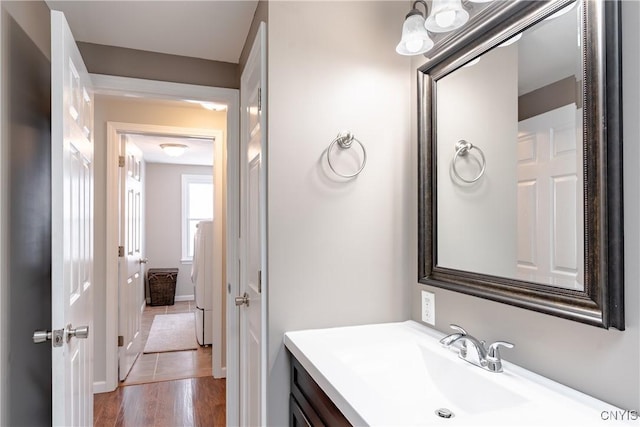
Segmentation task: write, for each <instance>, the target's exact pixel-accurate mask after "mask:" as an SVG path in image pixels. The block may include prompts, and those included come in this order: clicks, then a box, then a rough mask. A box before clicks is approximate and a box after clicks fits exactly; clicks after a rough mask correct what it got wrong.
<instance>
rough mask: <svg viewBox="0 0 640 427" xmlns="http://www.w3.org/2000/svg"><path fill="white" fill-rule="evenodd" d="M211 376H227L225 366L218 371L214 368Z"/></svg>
mask: <svg viewBox="0 0 640 427" xmlns="http://www.w3.org/2000/svg"><path fill="white" fill-rule="evenodd" d="M213 378H227V367H226V366H225V367H223V368H221V369H220V370H219V371H218V370H217V369H216V370H215V372H214V373H213Z"/></svg>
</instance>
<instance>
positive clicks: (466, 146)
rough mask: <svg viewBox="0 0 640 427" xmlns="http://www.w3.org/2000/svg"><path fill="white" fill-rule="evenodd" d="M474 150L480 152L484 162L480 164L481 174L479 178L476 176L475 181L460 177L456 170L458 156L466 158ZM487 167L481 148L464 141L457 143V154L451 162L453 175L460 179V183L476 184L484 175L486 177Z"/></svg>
mask: <svg viewBox="0 0 640 427" xmlns="http://www.w3.org/2000/svg"><path fill="white" fill-rule="evenodd" d="M473 149H475V150H477V151H478V153H479V154H480V158H481V159H482V162H481V163H480V173H478V176H476V177H475V178H473V179H465V178H463V177H461V176H460V174H459V173H458V170H457V169H456V160H458V156H460V157H465V156H466V155H467V154H469V152H470V151H471V150H473ZM486 166H487V160H486V159H485V158H484V153H483V152H482V150H481V149H480V148H479V147H477V146H475V145H473V144H472V143H470V142H467V141H465V140H464V139H461V140H460V141H458V142H456V154H455V156H453V160H451V169H452V170H453V173H454V174H455V176H456V178H458V179H459V180H460V181H464V182H466V183H467V184H473V183H474V182H476V181H477V180H479V179H480V177H481V176H482V175H484V170H485V168H486Z"/></svg>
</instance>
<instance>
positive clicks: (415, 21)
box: [396, 0, 433, 55]
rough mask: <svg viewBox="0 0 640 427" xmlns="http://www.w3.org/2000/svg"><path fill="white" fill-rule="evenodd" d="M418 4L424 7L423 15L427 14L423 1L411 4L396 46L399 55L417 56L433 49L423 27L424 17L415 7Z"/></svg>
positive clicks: (425, 4)
mask: <svg viewBox="0 0 640 427" xmlns="http://www.w3.org/2000/svg"><path fill="white" fill-rule="evenodd" d="M418 3H420V4H422V5H423V6H424V12H425V14H426V13H427V12H428V9H427V3H426V2H425V1H424V0H416V1H415V2H413V8H412V9H411V10H410V11H409V13H407V16H406V18H405V20H404V24H403V25H402V39H401V40H400V43H398V46H396V52H398V53H399V54H400V55H419V54H421V53H425V52H426V51H428V50H429V49H431V48H432V47H433V40H431V38H430V37H429V33H428V32H427V29H426V28H425V25H424V22H425V21H424V15H423V14H422V12H420V11H419V10H418V9H417V7H416V6H417V5H418Z"/></svg>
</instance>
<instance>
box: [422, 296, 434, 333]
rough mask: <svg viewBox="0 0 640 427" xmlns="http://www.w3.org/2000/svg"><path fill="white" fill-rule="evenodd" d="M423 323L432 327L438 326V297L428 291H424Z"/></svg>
mask: <svg viewBox="0 0 640 427" xmlns="http://www.w3.org/2000/svg"><path fill="white" fill-rule="evenodd" d="M421 301H422V321H423V322H425V323H428V324H430V325H432V326H435V325H436V296H435V294H433V293H431V292H427V291H422V298H421Z"/></svg>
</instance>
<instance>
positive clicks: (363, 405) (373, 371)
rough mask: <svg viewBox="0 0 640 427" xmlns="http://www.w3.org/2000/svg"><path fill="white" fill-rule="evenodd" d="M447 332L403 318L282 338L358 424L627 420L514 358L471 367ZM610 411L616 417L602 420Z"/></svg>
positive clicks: (534, 423) (582, 423)
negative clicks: (489, 367)
mask: <svg viewBox="0 0 640 427" xmlns="http://www.w3.org/2000/svg"><path fill="white" fill-rule="evenodd" d="M443 336H444V335H443V334H441V333H440V332H437V331H435V330H434V329H431V328H428V327H426V326H424V325H422V324H420V323H417V322H414V321H406V322H400V323H386V324H377V325H363V326H351V327H342V328H329V329H315V330H306V331H295V332H287V333H286V334H285V337H284V342H285V346H286V347H287V349H288V350H289V351H290V352H291V354H293V356H295V358H296V359H298V361H299V362H300V363H301V365H302V366H303V367H304V368H305V369H306V370H307V371H308V372H309V374H310V375H311V376H312V377H313V379H314V380H315V381H316V382H317V383H318V385H319V386H320V387H321V388H322V389H323V391H324V392H325V393H326V394H327V395H328V396H329V398H330V399H331V400H332V401H333V402H334V403H335V405H336V406H337V407H338V409H340V411H342V413H343V414H344V415H345V417H346V418H347V419H348V420H349V421H350V422H351V424H353V425H354V426H426V425H450V426H456V427H458V426H478V425H505V426H520V425H528V426H546V425H551V426H556V425H557V426H560V425H562V426H574V425H575V426H580V427H582V426H590V425H595V424H597V425H621V424H625V423H624V421H620V420H621V419H622V420H624V414H623V411H622V410H620V409H618V408H615V407H613V406H611V405H609V404H607V403H604V402H602V401H599V400H597V399H594V398H592V397H590V396H587V395H585V394H584V393H581V392H578V391H576V390H573V389H571V388H568V387H566V386H563V385H561V384H559V383H556V382H554V381H551V380H549V379H547V378H544V377H541V376H539V375H537V374H534V373H532V372H530V371H527V370H525V369H523V368H520V367H518V366H516V365H513V364H511V363H509V362H506V361H505V362H504V363H503V368H504V372H502V373H492V372H488V371H485V370H483V369H481V368H479V367H477V366H473V365H471V364H470V363H467V362H465V361H464V360H461V359H459V358H458V357H457V354H456V352H454V351H453V350H452V349H445V348H443V347H442V346H440V344H439V343H438V340H439V339H440V338H442V337H443ZM515 344H516V346H517V343H515ZM510 351H517V347H516V348H515V349H513V350H510ZM439 408H447V409H449V410H450V411H452V412H453V413H454V414H455V415H454V417H453V418H449V419H445V418H441V417H439V416H437V415H436V414H435V410H436V409H439ZM610 414H617V417H618V419H617V420H615V421H614V420H611V419H610V420H603V417H609V418H611V416H610ZM628 418H629V414H627V419H628ZM631 419H633V417H631ZM612 423H613V424H612ZM628 424H630V425H636V426H638V425H640V422H639V421H638V420H637V419H636V421H631V422H629V423H628Z"/></svg>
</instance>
